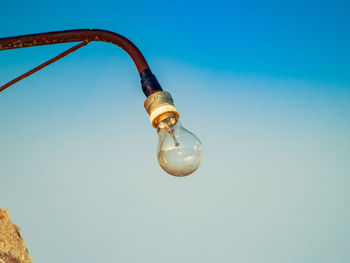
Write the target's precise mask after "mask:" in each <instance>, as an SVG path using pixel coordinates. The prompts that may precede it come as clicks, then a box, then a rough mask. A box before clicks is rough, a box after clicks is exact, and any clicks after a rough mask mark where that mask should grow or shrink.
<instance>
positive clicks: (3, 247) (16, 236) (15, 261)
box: [0, 208, 33, 263]
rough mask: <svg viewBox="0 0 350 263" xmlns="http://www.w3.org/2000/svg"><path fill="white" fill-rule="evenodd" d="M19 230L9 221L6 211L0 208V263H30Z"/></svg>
mask: <svg viewBox="0 0 350 263" xmlns="http://www.w3.org/2000/svg"><path fill="white" fill-rule="evenodd" d="M19 230H20V228H19V227H18V226H16V225H15V224H13V223H12V222H11V221H10V216H9V213H8V211H7V209H5V210H2V209H1V208H0V263H31V262H33V260H32V259H31V258H30V257H29V255H28V249H27V248H26V247H25V246H24V242H25V241H24V239H23V238H22V237H21V234H20V233H19Z"/></svg>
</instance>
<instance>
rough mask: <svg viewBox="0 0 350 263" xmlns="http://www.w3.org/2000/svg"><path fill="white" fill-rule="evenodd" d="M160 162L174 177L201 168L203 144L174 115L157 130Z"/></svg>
mask: <svg viewBox="0 0 350 263" xmlns="http://www.w3.org/2000/svg"><path fill="white" fill-rule="evenodd" d="M157 132H158V136H159V143H158V162H159V164H160V166H161V167H162V168H163V169H164V170H165V171H166V172H167V173H169V174H171V175H173V176H179V177H181V176H186V175H189V174H191V173H193V172H194V171H195V170H197V168H198V167H199V165H200V163H201V160H202V144H201V142H200V140H199V139H198V138H197V137H196V136H195V135H194V134H192V133H191V132H189V131H188V130H186V129H185V128H183V127H182V126H181V124H180V122H179V121H178V120H177V119H176V118H175V116H174V115H170V116H167V117H166V118H164V119H163V120H161V121H160V122H159V124H158V128H157Z"/></svg>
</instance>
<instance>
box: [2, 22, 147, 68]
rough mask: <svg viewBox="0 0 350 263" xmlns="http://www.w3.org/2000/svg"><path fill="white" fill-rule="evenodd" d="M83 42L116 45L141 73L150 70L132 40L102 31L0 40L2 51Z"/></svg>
mask: <svg viewBox="0 0 350 263" xmlns="http://www.w3.org/2000/svg"><path fill="white" fill-rule="evenodd" d="M82 41H85V42H91V41H104V42H108V43H112V44H115V45H117V46H119V47H121V48H122V49H123V50H125V51H126V52H127V53H128V54H129V55H130V57H131V58H132V60H133V61H134V63H135V65H136V67H137V70H138V72H139V73H141V72H142V71H144V70H145V69H149V66H148V64H147V62H146V59H145V58H144V56H143V55H142V53H141V52H140V50H139V49H138V48H137V47H136V46H135V45H134V44H133V43H132V42H131V41H130V40H128V39H127V38H125V37H123V36H121V35H119V34H117V33H114V32H111V31H106V30H100V29H76V30H65V31H55V32H48V33H40V34H32V35H23V36H15V37H5V38H0V50H6V49H14V48H23V47H33V46H41V45H51V44H59V43H68V42H82Z"/></svg>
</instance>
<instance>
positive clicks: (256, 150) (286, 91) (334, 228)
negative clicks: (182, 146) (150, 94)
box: [0, 1, 350, 263]
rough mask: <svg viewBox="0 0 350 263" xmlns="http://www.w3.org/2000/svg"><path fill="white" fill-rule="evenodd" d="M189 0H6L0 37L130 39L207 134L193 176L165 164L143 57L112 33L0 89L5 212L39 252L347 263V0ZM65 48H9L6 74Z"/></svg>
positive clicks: (54, 256) (1, 73) (195, 128)
mask: <svg viewBox="0 0 350 263" xmlns="http://www.w3.org/2000/svg"><path fill="white" fill-rule="evenodd" d="M196 3H197V2H195V1H190V2H185V1H177V2H174V3H172V4H170V3H167V2H162V1H150V2H147V3H145V2H141V1H139V2H135V3H121V2H119V1H113V2H108V1H99V2H93V1H85V2H81V1H76V2H74V3H70V4H69V5H68V2H67V1H60V2H55V1H53V2H50V3H48V2H44V1H33V2H25V3H23V5H22V6H16V5H15V3H10V2H7V3H6V4H4V5H3V7H2V8H4V10H5V11H3V12H4V14H3V26H2V27H1V28H0V34H1V36H10V35H20V34H25V33H35V32H43V31H50V30H61V29H73V28H89V27H93V28H103V29H108V30H112V31H116V32H118V33H122V34H124V35H125V36H127V37H129V38H130V39H131V40H133V41H135V43H136V44H137V46H139V47H140V49H141V51H142V52H143V53H144V54H145V56H146V58H147V59H148V61H149V62H150V65H151V68H152V70H153V72H154V73H155V74H156V76H157V77H158V79H159V81H160V83H161V85H162V86H163V88H164V89H165V90H167V91H169V92H170V93H171V94H172V95H173V97H174V100H175V104H176V106H177V107H178V109H179V110H180V113H181V122H182V124H183V125H184V127H186V128H187V129H189V130H190V131H192V132H193V133H195V134H196V135H198V137H199V138H200V139H201V141H202V143H203V146H204V156H203V157H204V158H203V163H202V166H201V167H200V168H199V170H198V171H197V172H196V173H194V174H193V175H191V176H189V177H186V178H174V177H171V176H169V175H167V174H165V173H164V172H163V170H162V169H161V168H160V167H159V165H158V163H157V159H156V154H155V151H156V147H157V135H156V131H155V130H154V129H153V128H152V127H151V125H150V124H149V120H148V116H147V114H146V112H145V110H144V108H143V102H144V99H145V97H144V95H143V94H142V91H141V89H140V84H139V78H138V76H137V72H136V70H135V67H134V65H133V64H132V62H131V60H130V59H129V58H128V56H127V55H125V53H123V52H122V51H121V50H119V49H117V48H115V47H114V46H112V45H108V44H104V43H90V44H89V45H88V46H87V47H84V48H82V49H81V50H79V51H77V52H76V53H73V54H71V55H69V56H67V57H66V58H64V59H63V60H62V61H59V62H57V63H55V64H53V65H51V66H49V67H48V68H46V69H44V70H43V71H40V72H38V73H36V74H35V75H33V76H31V77H30V78H28V79H26V80H24V81H22V82H20V83H18V84H16V85H15V86H13V87H11V88H9V89H8V90H6V91H5V92H2V93H1V94H0V112H1V114H0V127H1V129H0V145H1V147H0V160H1V163H0V179H1V180H0V207H1V208H5V207H8V209H9V212H10V215H11V217H12V220H13V221H14V223H16V224H18V225H19V226H20V227H21V228H22V230H21V231H22V234H23V237H24V239H25V240H26V241H27V246H28V248H29V252H30V256H31V257H32V258H34V260H35V262H39V263H40V262H52V263H55V262H57V263H58V262H143V263H144V262H152V263H153V262H161V263H168V262H169V263H172V262H184V263H186V262H239V263H262V262H267V263H272V262H278V263H280V262H283V263H300V262H305V263H309V262H318V263H323V262H324V263H328V262H332V263H338V262H339V263H344V262H349V260H350V252H349V243H350V230H349V222H350V211H349V203H350V193H349V187H350V178H349V176H350V139H349V134H350V121H349V116H350V79H349V74H348V72H349V69H350V66H349V65H350V64H349V61H350V60H349V54H350V53H349V49H348V46H349V44H350V43H349V41H350V39H349V34H348V32H347V31H348V26H349V18H348V17H347V15H346V14H347V12H346V10H349V5H348V4H347V3H346V2H345V1H344V2H342V1H335V2H334V1H332V2H330V1H321V2H319V3H317V4H315V3H314V2H311V1H286V2H285V3H283V4H281V3H280V2H267V1H264V2H258V1H248V2H244V3H243V2H235V1H234V2H232V1H216V2H215V3H211V4H208V3H209V2H208V3H207V2H205V3H204V2H203V3H202V5H200V6H199V5H198V4H196ZM67 5H68V6H67ZM28 11H30V12H28ZM153 12H154V13H153ZM14 14H17V16H16V23H13V22H11V21H13V16H14ZM154 14H156V15H154ZM236 25H237V26H236ZM70 46H71V45H70V44H68V45H66V44H65V45H58V46H50V47H38V48H28V49H22V50H11V51H2V52H0V62H1V63H0V78H1V79H0V82H1V83H5V82H6V81H8V80H10V79H11V78H13V77H16V76H17V75H18V74H20V73H23V72H25V71H26V70H28V69H30V68H31V67H33V66H36V65H37V64H40V63H41V62H43V61H45V59H48V58H50V57H52V56H54V55H56V54H58V53H59V52H61V51H63V50H64V49H65V48H68V47H70Z"/></svg>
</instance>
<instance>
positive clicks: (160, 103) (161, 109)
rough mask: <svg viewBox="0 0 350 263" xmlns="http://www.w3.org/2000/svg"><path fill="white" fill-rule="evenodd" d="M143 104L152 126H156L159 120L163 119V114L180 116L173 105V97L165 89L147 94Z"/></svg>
mask: <svg viewBox="0 0 350 263" xmlns="http://www.w3.org/2000/svg"><path fill="white" fill-rule="evenodd" d="M144 106H145V109H146V111H147V113H148V114H149V116H150V121H151V124H152V126H153V127H154V128H157V127H158V123H159V120H160V119H163V116H164V115H169V114H173V115H174V116H175V117H176V119H178V118H179V117H180V115H179V112H178V111H177V109H176V108H175V106H174V103H173V98H172V97H171V95H170V93H169V92H166V91H157V92H155V93H153V94H151V95H149V96H148V97H147V99H146V100H145V104H144Z"/></svg>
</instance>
